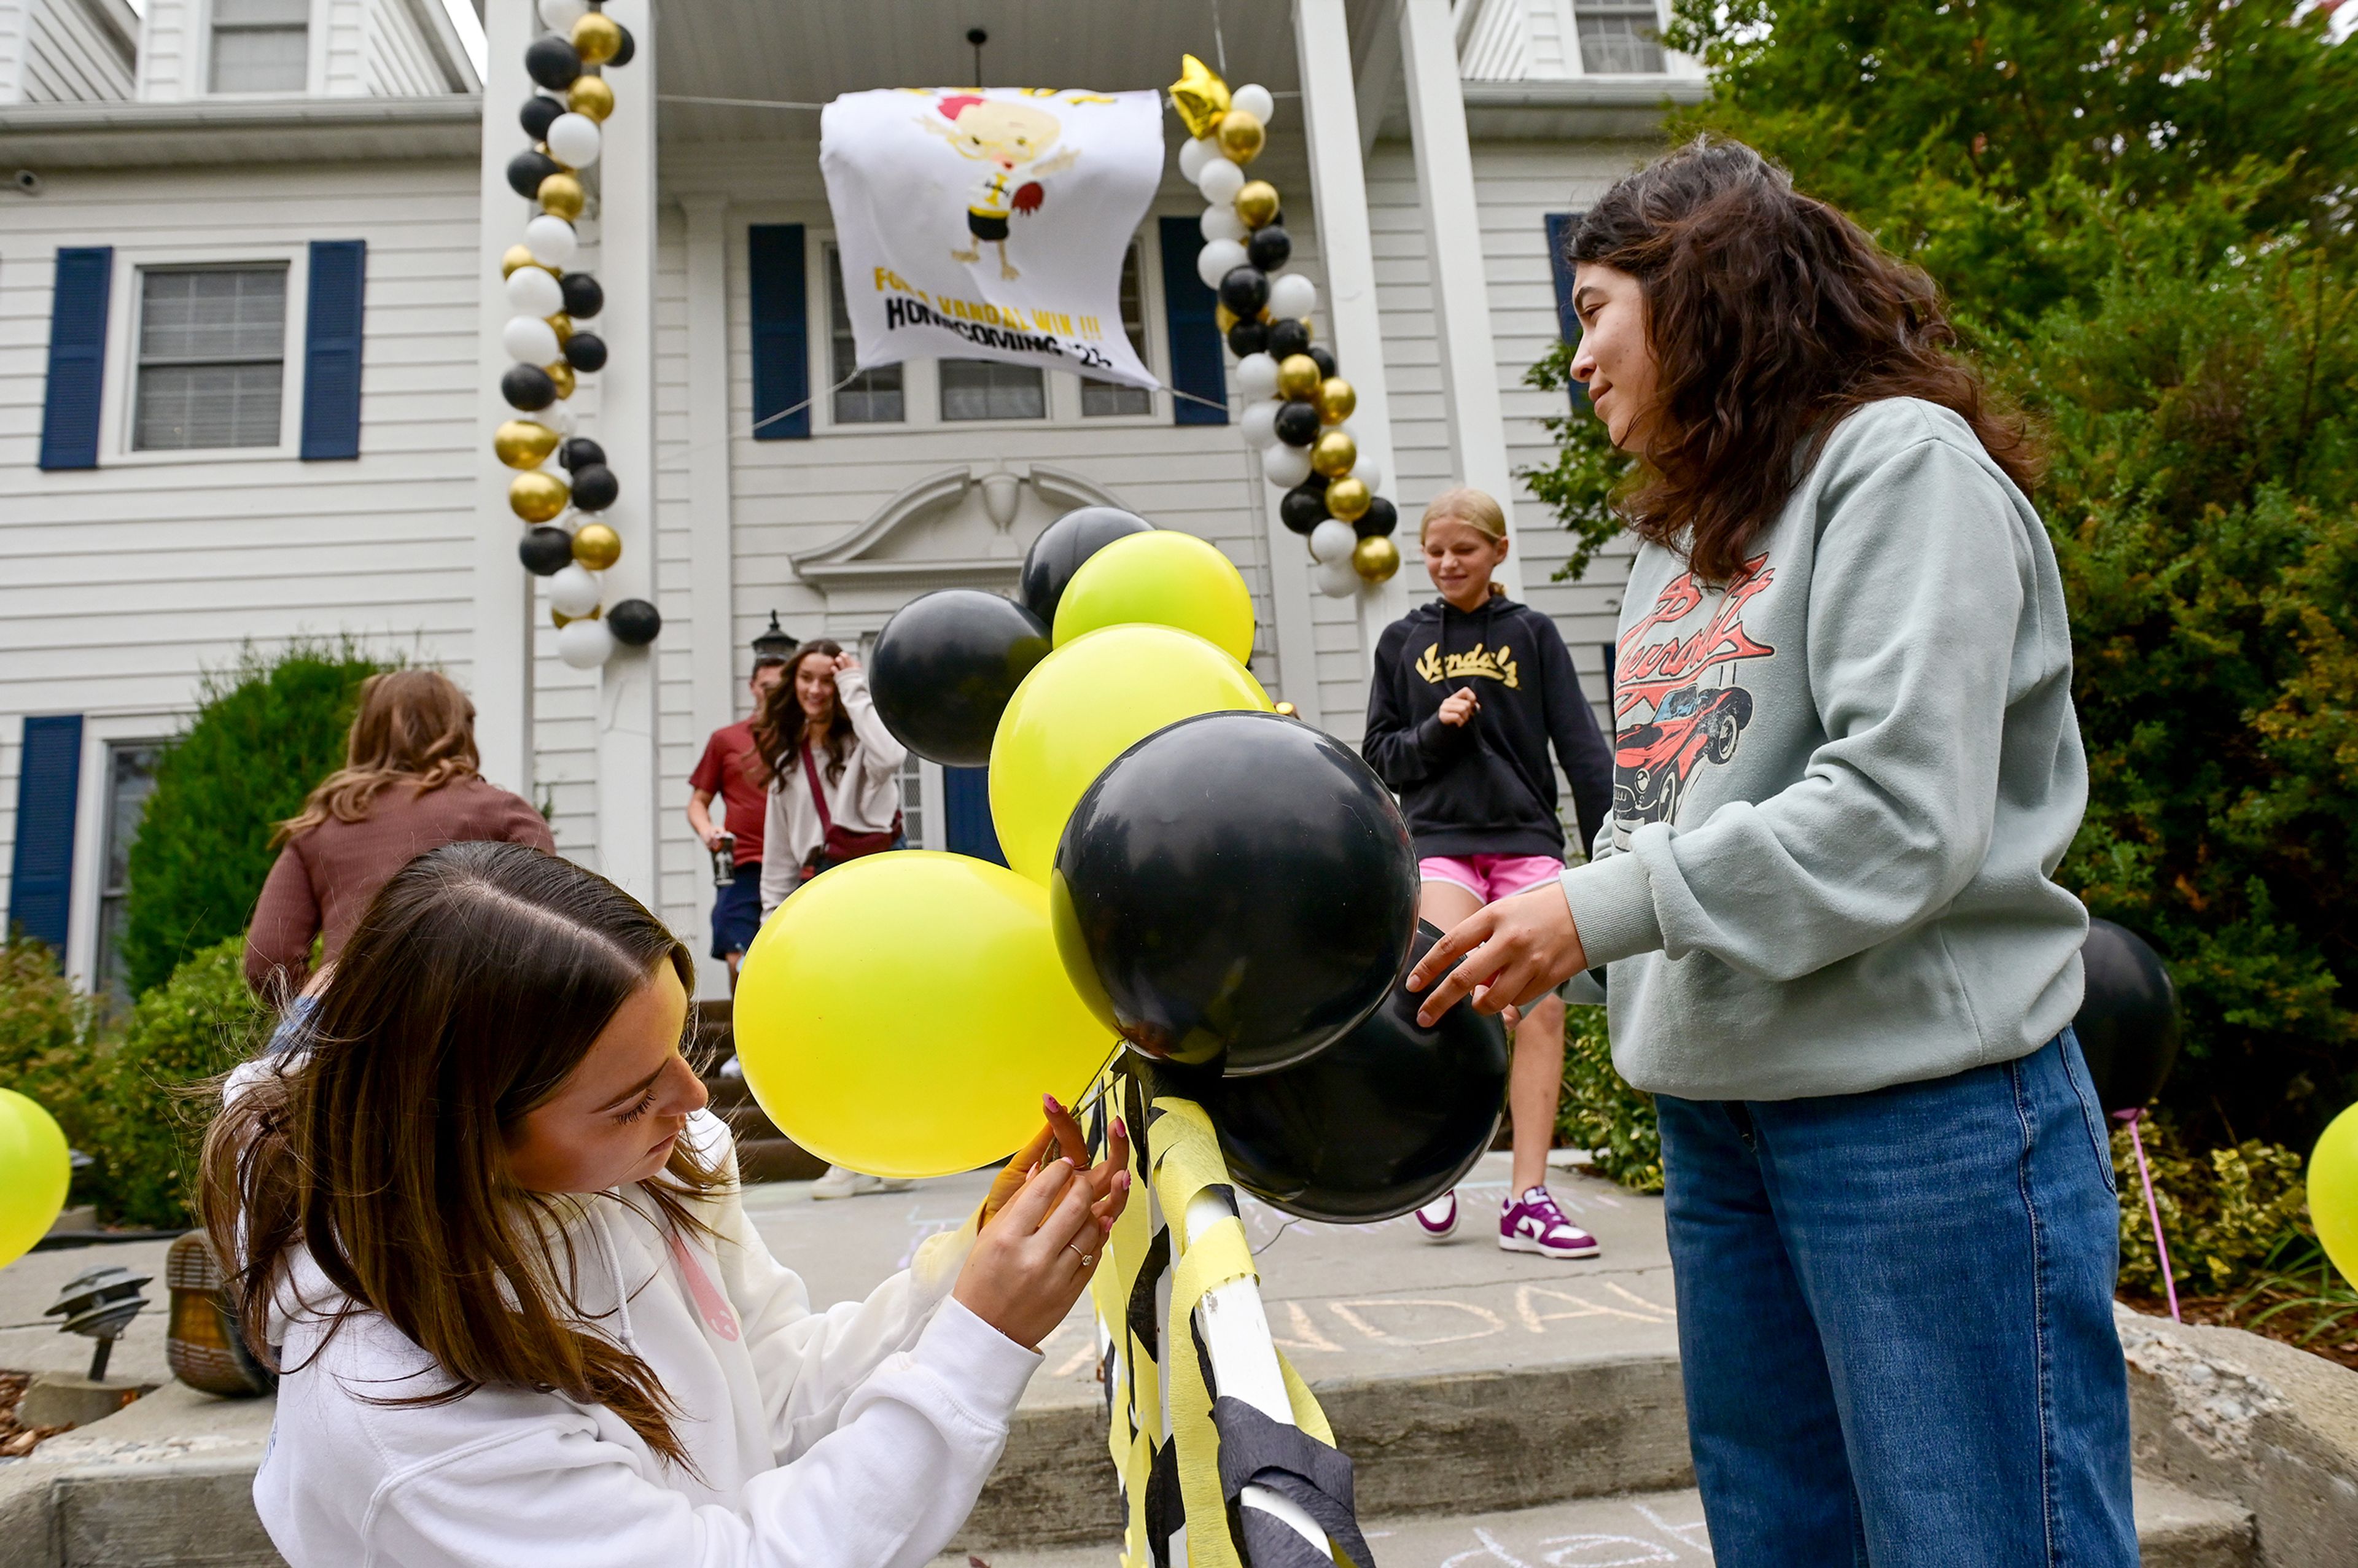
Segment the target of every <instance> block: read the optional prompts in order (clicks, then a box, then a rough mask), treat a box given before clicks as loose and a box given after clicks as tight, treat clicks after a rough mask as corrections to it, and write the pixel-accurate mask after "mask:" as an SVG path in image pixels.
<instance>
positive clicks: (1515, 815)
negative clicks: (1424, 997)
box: [1359, 595, 1613, 858]
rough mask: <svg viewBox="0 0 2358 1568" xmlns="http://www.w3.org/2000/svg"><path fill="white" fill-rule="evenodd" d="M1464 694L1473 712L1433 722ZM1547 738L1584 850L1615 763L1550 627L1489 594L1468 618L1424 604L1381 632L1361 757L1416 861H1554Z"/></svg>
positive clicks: (1556, 840) (1559, 842) (1556, 827)
mask: <svg viewBox="0 0 2358 1568" xmlns="http://www.w3.org/2000/svg"><path fill="white" fill-rule="evenodd" d="M1469 687H1470V688H1471V689H1472V690H1473V692H1474V695H1475V697H1476V700H1477V701H1479V702H1480V704H1481V706H1480V708H1477V709H1476V711H1475V713H1474V716H1473V718H1472V719H1470V720H1469V721H1468V722H1466V723H1465V724H1462V725H1455V724H1444V723H1443V722H1442V721H1441V719H1440V718H1439V714H1440V712H1441V705H1442V703H1443V701H1444V700H1445V699H1446V698H1447V697H1449V695H1450V694H1451V693H1452V692H1455V691H1458V690H1460V689H1463V688H1469ZM1550 741H1553V742H1554V743H1555V754H1556V756H1557V758H1558V759H1559V760H1560V761H1562V762H1563V772H1564V776H1565V778H1567V779H1569V780H1570V781H1571V783H1572V805H1573V813H1574V816H1575V817H1576V818H1577V819H1578V821H1579V823H1580V844H1581V849H1583V850H1584V851H1585V850H1586V849H1587V848H1588V846H1589V845H1590V844H1591V843H1592V842H1594V841H1595V838H1596V831H1597V829H1598V828H1599V827H1601V826H1603V824H1604V821H1605V814H1606V810H1607V808H1608V806H1609V803H1610V801H1611V798H1612V794H1611V792H1612V779H1613V762H1612V758H1611V756H1610V755H1609V754H1608V753H1607V752H1606V749H1605V738H1604V736H1603V735H1602V734H1600V733H1599V732H1598V730H1597V728H1596V715H1595V713H1594V712H1593V711H1592V710H1591V709H1590V708H1589V706H1588V698H1587V697H1585V695H1583V694H1582V692H1581V689H1580V676H1578V675H1576V674H1574V671H1573V667H1572V654H1571V653H1570V652H1569V651H1568V650H1566V648H1565V647H1564V645H1563V637H1562V636H1561V635H1560V634H1559V633H1557V631H1556V629H1555V622H1552V621H1550V620H1549V619H1548V618H1547V617H1546V616H1544V615H1542V614H1541V613H1540V612H1539V611H1536V610H1533V609H1531V607H1530V606H1529V605H1524V604H1518V603H1516V602H1515V601H1514V600H1511V599H1507V598H1503V597H1500V596H1498V595H1493V596H1492V597H1491V599H1490V601H1489V602H1488V603H1487V604H1485V605H1484V606H1483V607H1482V608H1481V609H1479V610H1476V611H1473V612H1472V613H1471V614H1468V613H1467V612H1466V611H1462V610H1458V609H1455V608H1453V607H1452V606H1451V605H1450V603H1449V601H1448V600H1442V599H1436V600H1433V602H1432V603H1430V604H1422V605H1419V606H1418V607H1417V608H1416V609H1414V610H1412V611H1409V612H1408V614H1406V615H1405V616H1403V617H1401V619H1400V620H1398V621H1395V622H1392V623H1391V624H1390V626H1387V627H1386V628H1384V634H1383V636H1382V637H1380V638H1379V639H1378V641H1377V643H1376V670H1375V679H1374V682H1373V684H1372V685H1371V686H1370V687H1369V688H1368V729H1367V735H1366V738H1365V739H1363V740H1362V741H1360V742H1359V751H1360V754H1361V755H1362V756H1364V757H1366V758H1367V760H1368V766H1369V767H1371V768H1373V769H1375V770H1376V774H1377V776H1378V777H1379V778H1381V779H1382V780H1383V781H1384V783H1385V784H1389V785H1390V786H1391V788H1392V791H1393V793H1394V794H1396V795H1399V796H1400V798H1401V812H1402V814H1403V815H1405V816H1407V818H1408V826H1409V831H1410V832H1411V833H1412V834H1414V835H1415V837H1416V852H1417V854H1418V855H1419V856H1420V857H1422V856H1426V855H1456V856H1465V855H1554V856H1557V857H1559V858H1560V857H1561V856H1562V855H1563V827H1562V826H1561V825H1560V824H1559V823H1558V821H1557V819H1556V793H1555V769H1554V768H1553V767H1552V766H1550V765H1549V762H1548V743H1549V742H1550Z"/></svg>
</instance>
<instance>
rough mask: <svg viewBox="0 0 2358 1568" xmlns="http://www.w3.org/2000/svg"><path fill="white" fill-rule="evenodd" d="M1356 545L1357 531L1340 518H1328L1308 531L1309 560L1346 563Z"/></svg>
mask: <svg viewBox="0 0 2358 1568" xmlns="http://www.w3.org/2000/svg"><path fill="white" fill-rule="evenodd" d="M1358 545H1359V531H1358V530H1357V528H1354V527H1352V526H1351V525H1350V524H1348V523H1346V522H1344V521H1343V520H1342V519H1341V518H1340V517H1329V518H1328V519H1326V521H1325V522H1324V523H1321V524H1318V526H1317V527H1315V528H1313V529H1312V530H1310V558H1311V559H1312V560H1314V561H1319V562H1322V563H1323V562H1326V561H1348V560H1349V559H1350V558H1351V552H1352V551H1353V550H1355V549H1357V547H1358Z"/></svg>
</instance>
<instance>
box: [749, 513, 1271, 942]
mask: <svg viewBox="0 0 2358 1568" xmlns="http://www.w3.org/2000/svg"><path fill="white" fill-rule="evenodd" d="M1111 547H1112V546H1107V548H1108V549H1110V548H1111ZM1099 553H1100V554H1102V553H1103V552H1102V551H1101V552H1099ZM1085 569H1086V568H1085ZM1073 580H1074V581H1075V582H1078V581H1079V580H1080V573H1078V572H1076V573H1074V574H1073ZM1071 592H1072V589H1071V588H1070V587H1067V588H1066V589H1065V593H1066V594H1067V595H1070V594H1071ZM1056 619H1057V621H1058V622H1059V623H1061V622H1063V620H1064V606H1063V605H1061V604H1059V605H1058V606H1057V612H1056ZM1236 708H1256V709H1259V710H1260V711H1261V712H1263V713H1266V712H1269V711H1270V700H1269V693H1267V692H1265V691H1263V690H1262V689H1261V688H1260V682H1259V681H1257V680H1255V679H1253V677H1252V672H1251V671H1249V670H1248V669H1246V668H1245V667H1244V665H1240V664H1238V662H1237V661H1236V660H1234V659H1232V658H1230V657H1229V656H1228V654H1225V653H1223V652H1222V651H1221V650H1219V649H1218V648H1216V647H1214V646H1213V645H1212V644H1211V643H1207V642H1206V641H1204V639H1203V638H1201V637H1198V636H1196V635H1195V633H1192V632H1182V631H1179V630H1178V629H1176V628H1175V627H1170V626H1150V625H1128V626H1109V627H1107V628H1106V629H1105V630H1104V631H1102V632H1092V633H1089V634H1088V635H1087V636H1086V637H1080V638H1076V639H1075V640H1074V641H1073V642H1070V643H1062V644H1060V645H1059V646H1058V647H1057V648H1056V649H1055V651H1054V652H1052V653H1051V654H1049V655H1048V656H1047V657H1046V658H1044V659H1043V660H1041V661H1040V662H1039V663H1038V664H1037V665H1033V669H1032V673H1031V674H1030V675H1028V676H1024V677H1023V684H1022V685H1021V686H1019V687H1016V688H1015V695H1014V696H1013V697H1009V698H1008V699H1007V710H1006V711H1005V712H1004V713H1001V715H1000V716H999V731H998V733H997V734H996V735H995V736H993V737H992V739H991V742H990V815H991V818H992V821H993V822H994V824H995V825H996V826H997V827H998V829H999V844H1000V848H1001V849H1004V850H1006V851H1007V863H1008V864H1009V865H1011V866H1012V867H1014V868H1015V869H1016V870H1017V871H1021V872H1022V873H1023V874H1024V875H1025V876H1027V877H1029V878H1031V879H1032V880H1033V881H1035V882H1039V883H1041V884H1042V885H1043V886H1044V885H1046V883H1047V881H1048V872H1049V871H1050V869H1051V868H1052V867H1053V866H1054V865H1055V860H1056V840H1057V839H1059V838H1063V837H1064V833H1065V818H1067V817H1069V816H1072V814H1073V807H1074V806H1077V805H1079V804H1080V799H1081V795H1083V794H1084V793H1085V792H1086V791H1087V789H1088V787H1089V785H1090V784H1094V783H1096V782H1097V776H1098V774H1099V773H1103V772H1104V771H1105V767H1106V764H1107V763H1108V762H1112V761H1113V760H1114V759H1115V758H1116V757H1118V756H1120V755H1121V754H1122V752H1126V751H1128V750H1130V747H1132V746H1133V745H1136V744H1137V743H1138V742H1139V741H1143V740H1145V739H1146V738H1147V737H1148V736H1149V735H1152V734H1153V733H1154V732H1155V731H1156V730H1160V729H1162V728H1163V726H1164V725H1166V724H1176V723H1177V722H1179V720H1181V719H1193V718H1194V717H1195V715H1197V714H1198V713H1216V712H1220V711H1224V710H1228V709H1236ZM796 896H797V897H799V896H800V895H799V894H797V895H796Z"/></svg>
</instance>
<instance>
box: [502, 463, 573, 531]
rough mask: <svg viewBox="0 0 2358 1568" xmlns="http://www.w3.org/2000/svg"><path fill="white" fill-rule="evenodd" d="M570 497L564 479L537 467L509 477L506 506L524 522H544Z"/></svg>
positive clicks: (554, 514) (557, 511)
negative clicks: (528, 471)
mask: <svg viewBox="0 0 2358 1568" xmlns="http://www.w3.org/2000/svg"><path fill="white" fill-rule="evenodd" d="M572 499H573V492H571V491H570V490H568V489H567V488H566V485H565V481H563V480H561V479H559V478H557V476H556V475H555V474H553V473H546V472H544V471H543V470H539V469H535V470H532V471H531V472H530V473H520V474H518V475H516V476H515V478H514V479H512V480H510V481H508V510H509V511H511V512H513V513H514V514H516V515H517V516H519V517H521V518H523V519H524V520H525V522H527V523H546V522H547V521H548V520H549V519H550V518H552V517H554V516H556V515H557V514H558V513H560V512H562V511H564V510H565V503H567V502H568V501H570V500H572Z"/></svg>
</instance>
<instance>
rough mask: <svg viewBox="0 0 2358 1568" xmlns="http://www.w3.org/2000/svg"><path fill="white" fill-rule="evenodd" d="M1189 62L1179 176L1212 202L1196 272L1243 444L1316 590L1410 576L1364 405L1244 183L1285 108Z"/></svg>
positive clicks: (1178, 100)
mask: <svg viewBox="0 0 2358 1568" xmlns="http://www.w3.org/2000/svg"><path fill="white" fill-rule="evenodd" d="M1182 59H1183V61H1184V64H1183V69H1182V70H1181V72H1180V77H1179V80H1178V81H1175V82H1173V83H1172V84H1171V102H1172V104H1173V106H1174V108H1176V109H1177V110H1178V113H1179V117H1180V119H1181V120H1182V121H1183V122H1184V123H1185V124H1186V126H1187V133H1188V135H1190V136H1191V137H1193V138H1194V139H1193V140H1192V141H1190V142H1188V143H1187V145H1186V146H1183V147H1181V148H1180V149H1179V172H1180V173H1181V174H1182V175H1184V176H1185V177H1186V178H1187V179H1188V180H1189V181H1190V182H1192V183H1193V184H1194V185H1195V189H1198V190H1200V191H1202V192H1203V195H1204V200H1206V201H1207V202H1209V203H1211V205H1210V206H1208V207H1207V208H1206V209H1205V211H1204V219H1203V230H1204V248H1203V249H1202V250H1201V251H1199V252H1197V253H1196V256H1195V270H1196V273H1197V275H1198V276H1201V277H1202V278H1203V280H1204V285H1205V287H1207V288H1210V289H1212V290H1214V291H1215V292H1216V293H1217V294H1218V296H1219V299H1220V303H1219V313H1218V319H1219V324H1220V330H1221V332H1222V333H1223V334H1225V335H1226V337H1227V339H1228V351H1229V352H1230V353H1232V354H1234V355H1236V356H1237V368H1236V377H1237V386H1238V390H1240V391H1241V392H1243V394H1244V395H1245V399H1246V403H1245V411H1244V420H1243V427H1244V438H1245V439H1246V440H1247V441H1249V442H1250V443H1251V444H1252V445H1253V446H1254V447H1255V448H1256V449H1259V450H1260V453H1261V470H1262V471H1263V472H1264V473H1266V474H1267V475H1268V476H1269V479H1270V481H1271V483H1272V484H1275V485H1276V486H1278V487H1279V488H1280V489H1281V490H1283V491H1284V492H1285V494H1284V496H1283V497H1282V498H1281V499H1280V501H1279V502H1278V517H1279V519H1280V521H1282V522H1283V523H1284V524H1285V525H1286V526H1287V527H1288V528H1290V529H1292V530H1293V532H1294V533H1296V534H1299V535H1302V536H1303V537H1304V538H1305V539H1307V540H1308V541H1309V542H1310V557H1311V559H1312V561H1313V562H1314V563H1315V567H1314V571H1313V573H1312V580H1313V581H1314V583H1316V584H1317V587H1318V590H1319V591H1320V592H1321V593H1325V594H1327V595H1329V596H1331V597H1333V598H1336V599H1340V598H1343V597H1345V596H1346V595H1348V594H1351V593H1355V592H1357V590H1358V589H1359V586H1360V584H1361V582H1362V581H1365V582H1370V583H1378V582H1382V581H1384V580H1385V579H1388V578H1390V576H1391V575H1392V574H1393V573H1394V572H1396V571H1398V570H1400V548H1399V546H1396V545H1394V544H1393V543H1392V539H1391V535H1392V531H1393V530H1394V529H1395V528H1397V527H1399V526H1400V511H1399V508H1397V507H1395V506H1394V505H1393V504H1392V503H1390V501H1388V500H1386V499H1385V498H1384V497H1382V496H1380V495H1378V494H1377V493H1376V491H1377V489H1378V488H1379V486H1380V485H1381V484H1382V483H1383V474H1382V472H1381V470H1379V468H1378V466H1377V464H1376V462H1375V460H1373V459H1372V458H1365V457H1362V456H1361V455H1360V453H1359V444H1358V442H1357V440H1356V439H1354V438H1353V437H1352V435H1351V430H1350V427H1349V426H1348V425H1347V423H1345V421H1347V420H1348V419H1349V418H1350V417H1351V414H1352V411H1353V409H1355V408H1356V407H1357V405H1358V394H1357V392H1356V391H1354V390H1353V389H1352V386H1351V384H1350V383H1349V382H1347V381H1346V380H1344V379H1343V378H1342V377H1341V376H1340V375H1338V374H1336V370H1337V368H1338V367H1337V365H1336V362H1335V356H1334V354H1333V352H1332V351H1329V350H1327V349H1325V348H1323V347H1320V346H1319V345H1317V344H1315V343H1314V342H1312V341H1310V340H1311V330H1310V314H1311V312H1312V311H1314V310H1315V309H1316V308H1318V287H1317V285H1315V284H1314V283H1312V282H1311V281H1310V280H1309V279H1308V278H1307V277H1304V276H1302V275H1301V274H1300V273H1298V272H1285V271H1283V270H1282V268H1283V267H1284V265H1285V264H1286V263H1287V261H1289V260H1290V259H1292V257H1293V240H1292V239H1291V238H1290V237H1289V236H1288V235H1287V233H1286V232H1285V215H1284V213H1283V212H1282V211H1281V210H1280V208H1279V205H1278V194H1277V188H1276V187H1275V186H1273V185H1271V184H1270V183H1269V182H1268V181H1267V180H1264V179H1248V178H1246V177H1245V166H1246V165H1248V164H1249V163H1251V162H1252V161H1253V159H1254V158H1256V157H1260V150H1261V147H1262V145H1263V144H1264V143H1265V142H1266V140H1267V138H1268V127H1269V123H1270V118H1271V115H1272V114H1274V113H1275V112H1276V106H1277V105H1276V100H1275V99H1274V98H1273V97H1272V96H1271V93H1270V92H1269V90H1268V89H1267V88H1265V87H1260V86H1245V87H1239V88H1238V89H1237V90H1236V91H1235V92H1230V91H1229V90H1228V83H1226V82H1224V81H1221V80H1220V79H1219V78H1218V77H1217V76H1216V75H1214V74H1213V73H1212V71H1211V70H1209V69H1207V68H1206V66H1205V64H1204V62H1203V61H1202V60H1199V59H1196V58H1195V56H1194V55H1185V56H1183V57H1182Z"/></svg>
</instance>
